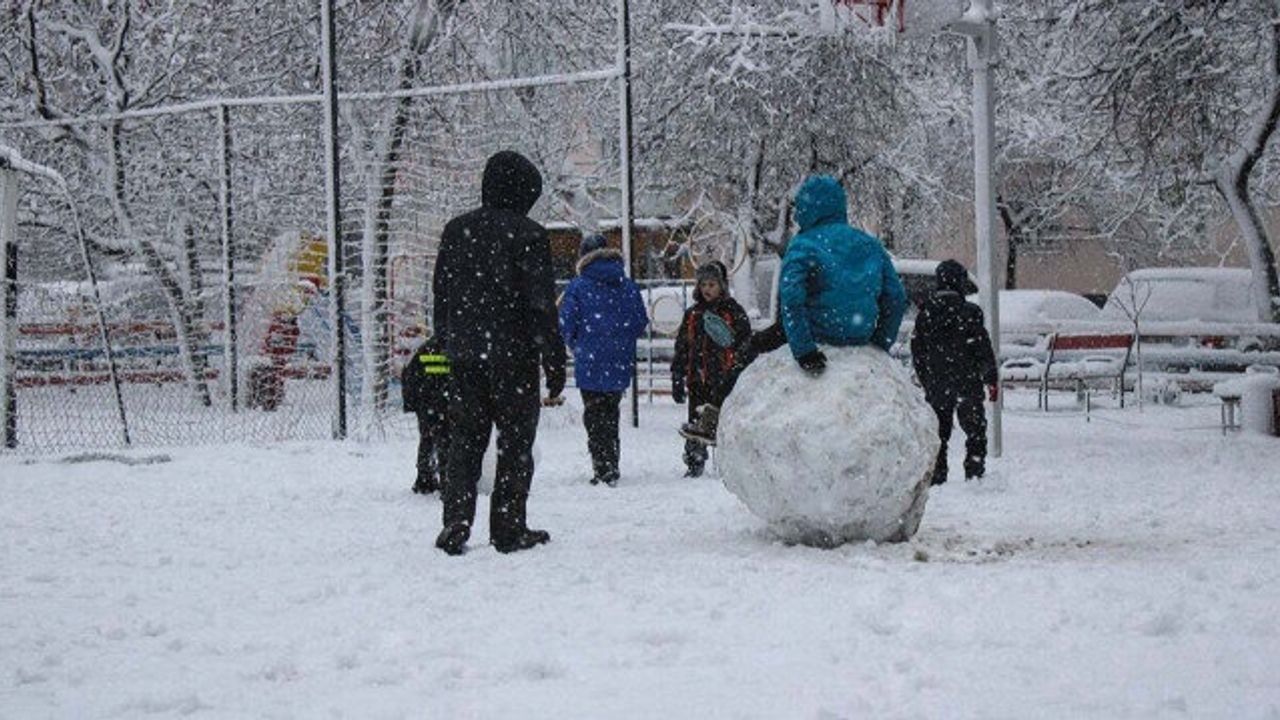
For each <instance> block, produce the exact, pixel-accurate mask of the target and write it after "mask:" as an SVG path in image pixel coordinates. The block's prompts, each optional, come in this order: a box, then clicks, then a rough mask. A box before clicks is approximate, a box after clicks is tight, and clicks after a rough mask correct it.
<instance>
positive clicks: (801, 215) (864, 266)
mask: <svg viewBox="0 0 1280 720" xmlns="http://www.w3.org/2000/svg"><path fill="white" fill-rule="evenodd" d="M847 204H848V203H847V201H846V199H845V194H844V188H842V187H840V183H838V182H836V180H835V178H831V177H827V176H824V175H814V176H811V177H809V178H808V179H807V180H805V181H804V184H803V185H801V186H800V190H799V191H798V192H797V193H796V202H795V218H796V223H797V224H798V225H799V226H800V233H799V234H798V235H796V236H795V237H794V238H792V240H791V243H790V244H789V245H788V246H787V251H786V255H785V256H784V257H783V259H782V278H781V282H780V285H781V287H780V290H779V292H780V293H781V296H782V297H781V300H782V326H783V329H784V330H786V333H787V342H788V343H789V344H790V345H791V353H792V354H793V355H794V356H795V357H796V358H801V357H804V356H805V355H808V354H809V353H811V352H813V351H814V350H817V349H818V343H823V344H825V345H841V346H843V345H868V344H870V345H876V346H878V347H880V348H883V349H884V350H888V349H889V348H890V346H892V345H893V343H894V341H895V340H897V338H898V326H899V325H901V324H902V314H903V313H904V312H905V311H906V309H907V294H906V292H905V291H904V290H903V288H902V280H900V279H899V278H898V272H897V271H896V270H894V269H893V260H892V259H891V258H890V257H889V253H888V252H887V251H886V250H885V249H884V245H882V244H881V243H880V241H879V240H877V239H876V238H874V237H872V236H870V235H868V234H867V233H865V232H862V231H861V230H858V229H856V228H853V227H850V225H849V221H848V215H847V211H846V207H847Z"/></svg>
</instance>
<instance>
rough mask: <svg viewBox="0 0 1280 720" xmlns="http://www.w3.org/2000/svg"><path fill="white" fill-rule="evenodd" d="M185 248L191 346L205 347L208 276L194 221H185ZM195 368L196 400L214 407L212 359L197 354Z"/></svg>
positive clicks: (183, 234)
mask: <svg viewBox="0 0 1280 720" xmlns="http://www.w3.org/2000/svg"><path fill="white" fill-rule="evenodd" d="M182 246H183V256H184V258H185V262H186V265H187V297H188V298H189V302H188V303H187V305H186V307H188V308H189V315H190V317H191V318H192V319H193V320H194V322H192V323H191V325H192V328H191V344H192V345H204V344H205V341H206V340H207V339H208V333H207V332H205V329H204V324H203V322H201V321H202V320H203V319H204V273H203V272H202V270H201V268H200V253H199V252H197V250H196V230H195V228H194V227H192V225H191V219H190V218H183V222H182ZM191 366H192V371H193V372H194V373H195V377H196V378H198V379H199V382H198V383H197V385H196V398H197V399H198V400H199V401H200V404H202V405H204V406H205V407H210V406H211V405H213V399H212V398H211V397H210V396H209V386H208V385H207V384H205V382H204V377H205V374H206V372H207V371H208V369H209V358H208V356H206V355H205V354H204V353H202V352H193V353H192V354H191Z"/></svg>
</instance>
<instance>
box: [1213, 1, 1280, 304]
mask: <svg viewBox="0 0 1280 720" xmlns="http://www.w3.org/2000/svg"><path fill="white" fill-rule="evenodd" d="M1274 7H1275V13H1276V16H1277V17H1275V18H1273V19H1272V20H1271V28H1270V38H1269V43H1268V55H1267V78H1268V81H1269V82H1268V84H1269V87H1268V89H1267V94H1266V97H1265V99H1264V101H1263V105H1262V107H1261V108H1260V109H1259V110H1258V114H1257V116H1255V118H1254V121H1253V123H1252V124H1251V126H1250V127H1249V129H1248V134H1247V135H1246V136H1245V137H1244V138H1243V139H1242V141H1241V143H1240V148H1239V149H1238V150H1237V151H1236V152H1234V153H1232V154H1231V155H1230V156H1228V157H1227V158H1226V159H1225V160H1224V161H1223V162H1222V164H1221V165H1220V166H1219V170H1218V172H1217V173H1216V175H1215V177H1214V185H1215V186H1216V187H1217V189H1218V192H1219V193H1221V194H1222V197H1223V199H1225V200H1226V202H1227V206H1228V207H1230V208H1231V217H1232V218H1234V219H1235V222H1236V225H1237V227H1239V229H1240V235H1241V237H1242V238H1243V239H1244V241H1245V245H1246V246H1247V248H1248V251H1249V266H1250V267H1251V268H1252V269H1253V297H1254V302H1255V303H1256V304H1257V306H1258V317H1259V320H1261V321H1263V322H1277V323H1280V277H1277V274H1276V255H1275V251H1274V250H1273V249H1272V247H1271V239H1270V238H1269V237H1268V236H1267V227H1266V224H1265V223H1263V222H1262V216H1261V215H1260V214H1259V213H1258V208H1257V205H1256V204H1255V203H1254V201H1253V198H1251V197H1250V195H1249V179H1250V175H1252V173H1253V169H1254V167H1255V166H1256V165H1257V162H1258V160H1259V159H1260V158H1261V157H1262V155H1263V153H1264V152H1266V149H1267V142H1268V140H1270V139H1271V136H1272V135H1273V134H1274V133H1275V130H1276V125H1277V124H1278V123H1280V0H1275V1H1274Z"/></svg>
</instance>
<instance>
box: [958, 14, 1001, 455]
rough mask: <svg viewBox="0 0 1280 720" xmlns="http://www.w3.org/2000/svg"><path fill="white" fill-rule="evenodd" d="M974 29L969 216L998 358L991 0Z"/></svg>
mask: <svg viewBox="0 0 1280 720" xmlns="http://www.w3.org/2000/svg"><path fill="white" fill-rule="evenodd" d="M967 19H969V20H971V21H972V22H973V23H974V25H975V31H974V32H971V33H970V34H969V66H970V68H972V70H973V183H974V192H973V217H974V238H975V240H976V241H977V246H978V247H977V250H978V253H977V255H978V258H977V260H978V301H979V304H980V305H981V306H982V312H983V314H984V316H985V319H986V324H987V332H988V333H989V334H990V335H991V344H992V347H993V348H994V349H995V351H996V358H997V360H996V361H997V363H998V362H999V354H1000V305H999V302H998V299H999V294H1000V288H999V285H998V283H997V282H996V278H997V274H996V254H995V252H994V246H995V236H996V204H995V145H996V131H995V88H994V87H993V82H994V81H993V78H992V66H993V65H994V64H995V59H996V53H997V51H998V50H997V38H996V24H995V17H994V14H993V11H992V7H991V0H973V3H972V5H971V6H970V10H969V18H967ZM1001 405H1002V403H1001V402H999V401H997V402H994V403H992V404H991V421H990V423H989V425H988V439H989V441H990V445H991V447H990V451H991V456H992V457H997V458H998V457H1000V456H1001V455H1002V454H1003V452H1004V428H1003V423H1002V419H1003V418H1002V412H1001V410H1002V408H1001Z"/></svg>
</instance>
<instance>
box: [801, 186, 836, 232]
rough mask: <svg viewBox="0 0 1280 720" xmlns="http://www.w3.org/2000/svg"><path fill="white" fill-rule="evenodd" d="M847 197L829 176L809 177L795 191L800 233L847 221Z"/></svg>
mask: <svg viewBox="0 0 1280 720" xmlns="http://www.w3.org/2000/svg"><path fill="white" fill-rule="evenodd" d="M848 205H849V202H848V196H846V195H845V192H844V188H843V187H841V186H840V183H838V182H836V179H835V178H833V177H831V176H829V175H810V176H809V178H808V179H806V180H805V181H804V184H802V185H801V186H800V189H799V190H797V191H796V210H795V218H796V224H797V225H799V226H800V232H804V231H806V230H809V229H810V228H815V227H818V226H819V225H830V224H832V223H847V222H848V221H849V213H848Z"/></svg>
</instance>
